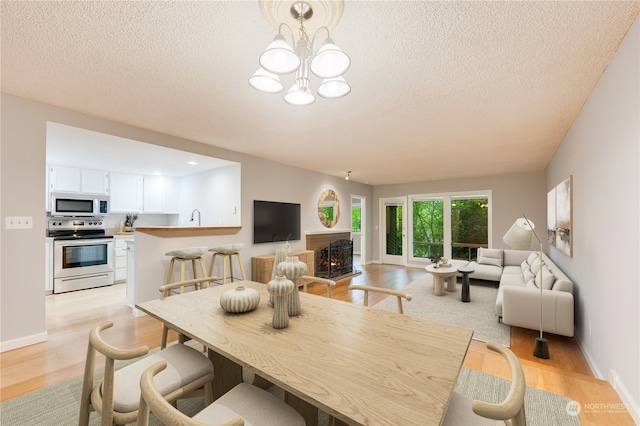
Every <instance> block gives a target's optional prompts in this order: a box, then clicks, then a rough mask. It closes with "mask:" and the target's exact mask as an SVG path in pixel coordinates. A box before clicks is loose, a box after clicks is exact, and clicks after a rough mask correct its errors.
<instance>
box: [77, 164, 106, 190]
mask: <svg viewBox="0 0 640 426" xmlns="http://www.w3.org/2000/svg"><path fill="white" fill-rule="evenodd" d="M82 192H84V193H87V194H101V195H109V172H105V171H104V170H89V169H82Z"/></svg>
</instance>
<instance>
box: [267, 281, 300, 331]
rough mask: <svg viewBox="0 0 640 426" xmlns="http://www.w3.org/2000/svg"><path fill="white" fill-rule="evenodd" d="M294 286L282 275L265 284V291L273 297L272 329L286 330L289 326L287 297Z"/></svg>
mask: <svg viewBox="0 0 640 426" xmlns="http://www.w3.org/2000/svg"><path fill="white" fill-rule="evenodd" d="M294 287H295V284H294V283H293V281H291V280H289V279H287V277H285V276H284V275H276V277H275V278H274V279H272V280H271V281H269V283H268V284H267V291H268V292H269V294H270V295H271V296H273V322H272V325H273V328H278V329H280V328H287V327H288V326H289V313H288V312H287V302H288V297H289V294H290V293H291V292H293V289H294Z"/></svg>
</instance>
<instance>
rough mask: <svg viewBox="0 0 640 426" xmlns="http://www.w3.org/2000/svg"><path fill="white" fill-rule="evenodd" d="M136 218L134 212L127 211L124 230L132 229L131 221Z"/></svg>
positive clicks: (130, 230)
mask: <svg viewBox="0 0 640 426" xmlns="http://www.w3.org/2000/svg"><path fill="white" fill-rule="evenodd" d="M136 220H138V215H137V214H135V213H127V214H126V215H125V220H124V232H132V231H133V223H134V222H135V221H136Z"/></svg>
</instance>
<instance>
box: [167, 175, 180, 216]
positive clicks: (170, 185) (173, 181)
mask: <svg viewBox="0 0 640 426" xmlns="http://www.w3.org/2000/svg"><path fill="white" fill-rule="evenodd" d="M164 212H165V213H167V214H180V178H179V177H175V176H165V178H164Z"/></svg>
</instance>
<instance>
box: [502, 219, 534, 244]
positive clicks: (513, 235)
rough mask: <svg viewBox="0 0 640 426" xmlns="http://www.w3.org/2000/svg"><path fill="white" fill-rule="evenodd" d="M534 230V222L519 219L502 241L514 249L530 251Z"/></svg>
mask: <svg viewBox="0 0 640 426" xmlns="http://www.w3.org/2000/svg"><path fill="white" fill-rule="evenodd" d="M529 224H531V226H529ZM533 228H535V225H534V224H533V222H531V221H527V220H526V219H524V218H522V217H521V218H518V219H517V220H516V221H515V222H514V223H513V225H511V228H509V230H508V231H507V233H506V234H504V237H502V241H504V243H505V244H506V245H508V246H509V247H511V248H512V249H516V250H529V249H531V241H532V239H533Z"/></svg>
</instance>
